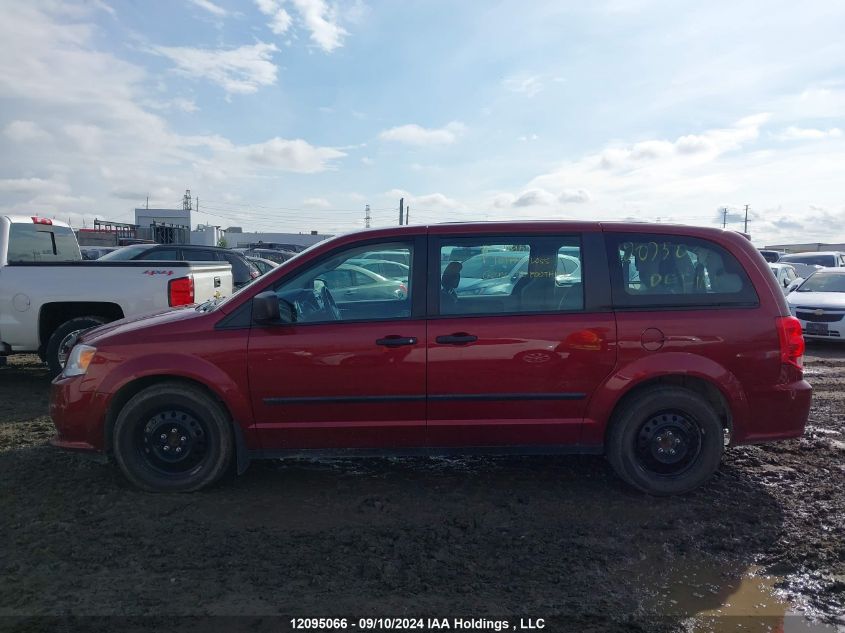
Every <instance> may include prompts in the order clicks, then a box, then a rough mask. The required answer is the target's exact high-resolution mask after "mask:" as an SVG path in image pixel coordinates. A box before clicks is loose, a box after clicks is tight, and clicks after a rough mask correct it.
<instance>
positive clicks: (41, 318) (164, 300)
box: [0, 215, 232, 375]
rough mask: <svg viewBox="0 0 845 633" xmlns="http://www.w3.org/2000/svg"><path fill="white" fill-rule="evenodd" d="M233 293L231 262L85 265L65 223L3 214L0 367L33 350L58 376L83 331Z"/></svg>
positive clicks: (0, 221)
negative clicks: (15, 354) (12, 357)
mask: <svg viewBox="0 0 845 633" xmlns="http://www.w3.org/2000/svg"><path fill="white" fill-rule="evenodd" d="M230 294H232V267H231V265H230V264H229V263H228V262H217V263H209V264H205V263H196V262H184V261H102V260H95V261H83V260H82V254H81V253H80V250H79V244H78V243H77V241H76V235H74V233H73V230H72V229H71V228H70V227H69V226H68V225H67V224H65V223H64V222H59V221H57V220H51V219H49V218H41V217H38V216H34V217H31V216H21V215H6V216H0V362H3V361H5V356H7V355H8V354H14V353H19V352H24V353H32V352H36V353H38V355H39V356H40V357H41V359H42V360H44V361H45V362H47V364H48V365H49V366H50V370H51V373H53V374H54V375H55V374H58V373H59V372H60V371H61V370H62V367H64V364H65V361H66V359H67V355H68V353H69V352H70V348H71V347H72V345H73V342H74V341H75V340H76V335H77V334H78V333H79V332H81V331H83V330H86V329H89V328H92V327H96V326H98V325H102V324H103V323H108V322H109V321H116V320H117V319H122V318H124V317H132V316H138V315H142V314H147V313H150V312H162V311H164V310H168V309H170V308H175V307H177V306H184V305H189V304H194V303H202V302H204V301H206V300H208V299H212V298H214V297H223V296H228V295H230Z"/></svg>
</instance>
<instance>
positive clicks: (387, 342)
mask: <svg viewBox="0 0 845 633" xmlns="http://www.w3.org/2000/svg"><path fill="white" fill-rule="evenodd" d="M416 344H417V338H416V337H415V336H397V335H395V334H393V335H391V336H385V337H384V338H380V339H377V340H376V345H384V346H385V347H401V346H402V345H416Z"/></svg>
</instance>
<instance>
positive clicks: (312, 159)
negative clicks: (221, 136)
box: [237, 137, 346, 174]
mask: <svg viewBox="0 0 845 633" xmlns="http://www.w3.org/2000/svg"><path fill="white" fill-rule="evenodd" d="M237 152H238V153H242V154H243V155H244V157H246V159H247V160H248V161H250V162H253V163H257V164H260V165H265V166H267V167H274V168H277V169H284V170H286V171H292V172H298V173H304V174H313V173H316V172H320V171H325V170H326V169H328V168H329V166H330V163H331V161H332V160H335V159H337V158H342V157H344V156H346V154H345V153H344V152H342V151H340V150H338V149H335V148H332V147H315V146H314V145H311V144H310V143H307V142H306V141H303V140H302V139H295V140H287V139H283V138H278V137H277V138H272V139H270V140H269V141H264V142H263V143H256V144H254V145H246V146H244V147H242V148H238V149H237Z"/></svg>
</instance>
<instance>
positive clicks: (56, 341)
mask: <svg viewBox="0 0 845 633" xmlns="http://www.w3.org/2000/svg"><path fill="white" fill-rule="evenodd" d="M105 322H106V320H105V319H104V318H103V317H98V316H84V317H76V318H75V319H70V320H69V321H65V322H64V323H62V324H61V325H60V326H59V327H57V328H56V329H55V330H54V331H53V333H52V334H51V335H50V339H49V340H48V341H47V349H46V350H45V354H44V357H45V360H46V362H47V366H48V367H49V368H50V376H51V377H52V378H55V377H56V376H58V375H59V374H60V373H62V370H63V369H64V368H65V361H66V360H67V354H68V353H69V352H70V350H69V349H65V345H66V343H67V341H68V339H70V337H71V335H73V334H76V333H78V332H83V331H85V330H90V329H91V328H92V327H97V326H98V325H102V324H103V323H105Z"/></svg>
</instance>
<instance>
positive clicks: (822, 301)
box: [786, 268, 845, 341]
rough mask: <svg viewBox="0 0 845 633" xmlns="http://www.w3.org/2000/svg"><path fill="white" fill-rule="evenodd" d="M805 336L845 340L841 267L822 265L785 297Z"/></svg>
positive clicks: (844, 287)
mask: <svg viewBox="0 0 845 633" xmlns="http://www.w3.org/2000/svg"><path fill="white" fill-rule="evenodd" d="M786 300H787V302H788V303H789V311H790V312H791V313H792V315H793V316H795V317H797V318H798V320H799V321H801V329H802V330H803V332H804V337H805V338H807V339H817V340H824V341H845V268H823V269H822V270H819V271H818V272H815V273H813V274H812V275H811V276H810V277H809V278H808V279H806V280H805V281H804V283H802V284H801V285H800V286H798V288H797V289H796V290H795V291H793V292H791V293H789V295H787V297H786Z"/></svg>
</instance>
